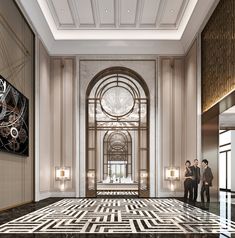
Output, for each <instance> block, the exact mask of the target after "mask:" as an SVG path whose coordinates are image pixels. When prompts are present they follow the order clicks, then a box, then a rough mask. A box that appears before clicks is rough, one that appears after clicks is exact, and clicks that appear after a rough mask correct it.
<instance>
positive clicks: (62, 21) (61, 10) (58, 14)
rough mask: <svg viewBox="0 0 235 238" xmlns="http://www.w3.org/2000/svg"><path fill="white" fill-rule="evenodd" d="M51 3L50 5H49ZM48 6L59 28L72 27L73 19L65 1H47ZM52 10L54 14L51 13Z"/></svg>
mask: <svg viewBox="0 0 235 238" xmlns="http://www.w3.org/2000/svg"><path fill="white" fill-rule="evenodd" d="M50 2H51V4H50ZM49 5H50V6H52V7H53V9H51V11H52V15H53V17H54V19H56V18H57V20H58V23H59V26H61V25H74V24H75V23H74V19H73V16H72V12H71V9H70V6H69V3H68V1H67V0H59V1H58V0H49ZM53 10H54V13H53Z"/></svg>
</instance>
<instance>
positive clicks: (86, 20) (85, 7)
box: [74, 0, 95, 26]
mask: <svg viewBox="0 0 235 238" xmlns="http://www.w3.org/2000/svg"><path fill="white" fill-rule="evenodd" d="M74 3H75V5H76V9H77V15H78V21H79V25H80V26H87V25H94V24H95V21H94V16H93V9H92V3H91V0H74Z"/></svg>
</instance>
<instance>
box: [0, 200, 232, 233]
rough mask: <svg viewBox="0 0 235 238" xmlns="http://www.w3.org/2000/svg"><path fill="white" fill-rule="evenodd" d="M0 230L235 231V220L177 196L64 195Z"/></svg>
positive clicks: (78, 231)
mask: <svg viewBox="0 0 235 238" xmlns="http://www.w3.org/2000/svg"><path fill="white" fill-rule="evenodd" d="M0 233H161V234H162V233H176V234H177V233H178V234H179V233H184V234H185V233H194V234H195V233H196V234H199V233H224V234H229V233H235V222H232V221H228V220H225V219H223V218H221V217H219V216H217V215H214V214H212V213H209V212H207V211H204V210H201V209H199V208H196V207H193V206H191V205H188V204H185V203H183V202H181V201H178V200H176V199H108V198H107V199H63V200H61V201H59V202H56V203H53V204H51V205H49V206H47V207H44V208H42V209H40V210H37V211H35V212H32V213H29V214H27V215H25V216H23V217H20V218H18V219H16V220H13V221H10V222H8V223H6V224H3V225H1V226H0Z"/></svg>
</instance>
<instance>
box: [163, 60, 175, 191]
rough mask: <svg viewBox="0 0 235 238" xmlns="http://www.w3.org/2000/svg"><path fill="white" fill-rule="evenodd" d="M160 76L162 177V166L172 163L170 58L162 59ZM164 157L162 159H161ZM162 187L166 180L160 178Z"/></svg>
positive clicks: (171, 72)
mask: <svg viewBox="0 0 235 238" xmlns="http://www.w3.org/2000/svg"><path fill="white" fill-rule="evenodd" d="M161 70H162V77H161V80H162V82H161V85H162V92H161V100H162V107H161V109H162V111H161V112H160V114H161V115H162V118H161V128H162V129H161V139H162V141H161V143H162V160H161V165H162V166H161V167H162V170H161V171H162V175H161V177H162V178H163V177H164V174H163V172H164V167H168V166H171V165H172V80H173V71H172V62H171V59H162V69H161ZM163 158H164V159H163ZM162 182H163V185H162V186H163V187H167V184H168V182H166V181H164V180H162Z"/></svg>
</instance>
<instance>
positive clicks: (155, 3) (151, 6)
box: [140, 0, 161, 25]
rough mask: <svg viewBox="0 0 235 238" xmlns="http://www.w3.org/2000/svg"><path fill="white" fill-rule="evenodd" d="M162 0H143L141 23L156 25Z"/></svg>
mask: <svg viewBox="0 0 235 238" xmlns="http://www.w3.org/2000/svg"><path fill="white" fill-rule="evenodd" d="M160 1H161V0H142V2H143V3H142V4H143V5H142V14H141V17H140V24H141V25H153V24H154V25H155V24H156V19H157V13H158V9H159V4H160Z"/></svg>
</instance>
